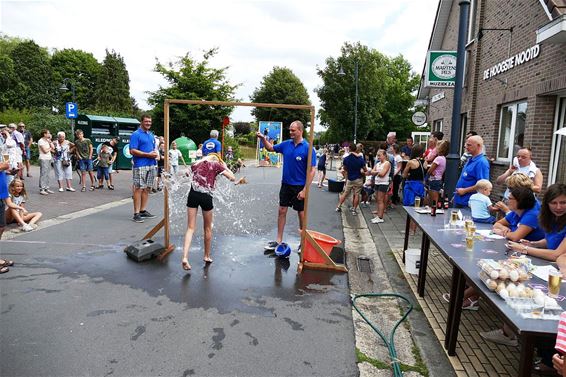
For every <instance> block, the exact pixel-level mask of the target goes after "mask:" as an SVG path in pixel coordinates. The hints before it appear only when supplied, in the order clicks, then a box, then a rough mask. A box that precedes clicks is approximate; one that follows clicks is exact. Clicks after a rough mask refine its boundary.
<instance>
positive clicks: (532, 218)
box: [505, 204, 544, 241]
mask: <svg viewBox="0 0 566 377" xmlns="http://www.w3.org/2000/svg"><path fill="white" fill-rule="evenodd" d="M539 212H540V205H538V204H535V206H534V207H533V208H531V209H527V210H525V211H524V212H523V214H522V215H521V216H519V215H517V214H516V213H515V212H513V211H511V212H509V213H508V214H507V215H505V220H507V222H508V223H509V229H511V231H512V232H514V231H516V230H517V228H518V227H519V225H526V226H528V227H531V228H532V229H533V230H532V231H531V232H530V233H529V234H527V236H526V237H525V239H526V240H529V241H538V240H542V239H543V238H544V231H543V230H542V228H541V227H540V226H539V224H538V214H539Z"/></svg>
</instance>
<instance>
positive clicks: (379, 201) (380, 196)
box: [377, 191, 386, 219]
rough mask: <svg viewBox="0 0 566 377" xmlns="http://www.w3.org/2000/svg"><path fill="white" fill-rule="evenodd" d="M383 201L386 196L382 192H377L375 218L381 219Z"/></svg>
mask: <svg viewBox="0 0 566 377" xmlns="http://www.w3.org/2000/svg"><path fill="white" fill-rule="evenodd" d="M385 200H386V195H385V193H384V192H382V191H378V192H377V217H379V218H380V219H383V214H384V213H385Z"/></svg>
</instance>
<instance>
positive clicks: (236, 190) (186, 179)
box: [163, 168, 277, 238]
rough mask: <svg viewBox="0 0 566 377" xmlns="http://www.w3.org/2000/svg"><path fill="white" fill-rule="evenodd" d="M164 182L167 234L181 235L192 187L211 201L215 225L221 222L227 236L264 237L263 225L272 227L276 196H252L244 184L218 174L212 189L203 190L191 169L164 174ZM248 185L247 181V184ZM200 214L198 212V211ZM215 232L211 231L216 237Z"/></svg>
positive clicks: (263, 194) (185, 221)
mask: <svg viewBox="0 0 566 377" xmlns="http://www.w3.org/2000/svg"><path fill="white" fill-rule="evenodd" d="M163 182H164V185H165V186H166V188H167V190H168V193H169V224H170V232H171V234H174V235H182V234H184V233H185V231H186V226H187V209H186V208H187V206H186V203H187V196H188V194H189V189H190V188H191V186H192V187H193V188H194V189H195V190H197V191H199V192H205V193H209V194H211V195H212V196H213V198H214V199H213V200H214V220H213V221H214V222H215V223H221V224H222V227H221V232H222V234H223V235H229V236H246V235H252V236H261V237H262V238H263V237H265V233H266V232H265V230H264V229H263V228H265V225H266V224H269V225H270V227H271V226H272V225H273V224H274V221H273V219H274V214H273V211H275V210H276V209H277V201H276V198H277V197H276V196H275V195H273V194H271V193H270V194H268V195H266V194H265V193H261V192H260V193H257V192H256V194H253V192H254V191H253V190H252V189H248V188H247V187H246V186H244V185H234V184H233V183H232V182H230V181H229V180H228V179H227V178H226V177H224V176H222V175H221V174H220V175H218V176H217V177H216V182H215V188H214V189H213V190H211V189H209V188H208V187H203V186H202V185H199V184H198V183H197V180H195V179H194V176H193V172H192V170H191V169H190V168H187V169H186V171H179V173H178V174H176V175H172V174H166V173H164V175H163ZM245 183H247V180H246V182H245ZM250 208H267V210H266V211H262V212H261V213H259V214H258V213H256V212H257V211H256V212H254V214H253V216H252V215H251V214H250V213H249V211H250ZM199 211H200V210H199ZM217 230H220V229H215V230H214V232H213V236H216V234H217V233H219V232H217ZM197 233H198V232H197Z"/></svg>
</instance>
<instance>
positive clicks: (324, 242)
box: [303, 230, 342, 264]
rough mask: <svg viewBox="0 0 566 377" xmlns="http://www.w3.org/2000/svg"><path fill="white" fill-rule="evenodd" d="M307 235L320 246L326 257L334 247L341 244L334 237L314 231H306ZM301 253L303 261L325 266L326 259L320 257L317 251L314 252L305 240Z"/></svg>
mask: <svg viewBox="0 0 566 377" xmlns="http://www.w3.org/2000/svg"><path fill="white" fill-rule="evenodd" d="M307 233H308V234H309V235H310V236H311V237H312V238H313V239H314V240H315V241H316V243H317V244H318V246H320V247H321V248H322V250H324V252H325V253H326V255H329V254H330V251H331V250H332V248H333V247H334V246H336V245H339V244H341V243H342V242H341V241H338V240H337V239H336V238H334V237H331V236H329V235H327V234H324V233H319V232H315V231H314V230H307ZM303 253H304V254H303V259H304V260H305V261H307V262H311V263H324V264H326V259H324V258H323V257H321V256H320V254H319V253H318V251H316V249H315V248H314V247H313V246H312V245H311V244H310V243H309V241H308V240H306V239H305V246H304V250H303Z"/></svg>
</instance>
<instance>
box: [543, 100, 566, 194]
mask: <svg viewBox="0 0 566 377" xmlns="http://www.w3.org/2000/svg"><path fill="white" fill-rule="evenodd" d="M554 114H555V116H554V127H553V131H552V147H551V149H550V166H549V168H548V180H547V185H548V186H550V185H551V184H553V183H556V176H557V173H558V155H559V154H560V152H563V153H566V151H561V150H560V149H561V145H562V140H563V139H562V138H566V136H562V135H556V134H555V132H556V131H558V130H559V129H560V128H562V127H561V126H562V125H566V96H560V97H557V98H556V110H555V111H554Z"/></svg>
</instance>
